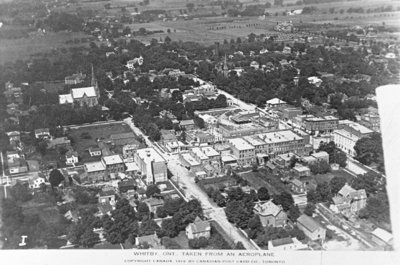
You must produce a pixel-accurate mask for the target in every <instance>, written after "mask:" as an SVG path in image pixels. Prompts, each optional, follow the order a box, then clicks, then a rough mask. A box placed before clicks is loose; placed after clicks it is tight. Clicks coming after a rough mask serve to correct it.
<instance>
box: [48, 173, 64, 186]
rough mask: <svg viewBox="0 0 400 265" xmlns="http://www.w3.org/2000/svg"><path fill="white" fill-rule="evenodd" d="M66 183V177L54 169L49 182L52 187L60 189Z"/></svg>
mask: <svg viewBox="0 0 400 265" xmlns="http://www.w3.org/2000/svg"><path fill="white" fill-rule="evenodd" d="M63 181H64V175H63V174H62V173H61V172H60V170H58V169H53V170H52V171H51V172H50V175H49V182H50V184H51V187H52V188H54V187H58V185H60V184H61V182H63Z"/></svg>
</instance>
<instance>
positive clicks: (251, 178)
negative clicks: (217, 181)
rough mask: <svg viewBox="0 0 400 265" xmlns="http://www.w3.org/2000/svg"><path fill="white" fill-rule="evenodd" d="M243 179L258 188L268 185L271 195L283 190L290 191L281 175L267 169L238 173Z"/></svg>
mask: <svg viewBox="0 0 400 265" xmlns="http://www.w3.org/2000/svg"><path fill="white" fill-rule="evenodd" d="M238 174H239V175H240V176H241V177H242V178H243V179H245V180H247V181H248V182H249V185H250V186H251V187H253V188H254V189H256V190H258V189H259V188H260V187H266V188H267V189H268V191H269V193H270V195H277V194H281V193H282V192H284V191H286V192H290V191H289V188H288V187H286V185H285V184H283V183H282V181H281V180H280V179H279V177H277V176H274V175H272V174H271V173H270V172H268V171H267V170H265V169H259V171H256V172H254V171H250V172H244V173H243V174H241V173H238Z"/></svg>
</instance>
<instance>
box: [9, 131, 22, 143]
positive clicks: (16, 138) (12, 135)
mask: <svg viewBox="0 0 400 265" xmlns="http://www.w3.org/2000/svg"><path fill="white" fill-rule="evenodd" d="M6 134H7V136H8V140H9V142H10V144H16V143H17V142H20V141H21V133H20V132H17V131H12V132H7V133H6Z"/></svg>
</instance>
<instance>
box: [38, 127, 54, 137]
mask: <svg viewBox="0 0 400 265" xmlns="http://www.w3.org/2000/svg"><path fill="white" fill-rule="evenodd" d="M35 138H36V139H50V138H51V134H50V130H49V128H42V129H36V130H35Z"/></svg>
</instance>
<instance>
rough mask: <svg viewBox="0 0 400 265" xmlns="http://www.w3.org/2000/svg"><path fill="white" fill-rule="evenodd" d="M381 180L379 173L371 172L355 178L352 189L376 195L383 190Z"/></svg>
mask: <svg viewBox="0 0 400 265" xmlns="http://www.w3.org/2000/svg"><path fill="white" fill-rule="evenodd" d="M381 178H382V177H381V176H380V175H378V174H377V173H375V172H373V171H369V172H367V173H365V174H364V175H359V176H358V177H357V178H354V179H353V181H352V183H351V187H352V188H353V189H356V190H360V189H365V191H366V192H367V194H374V193H376V192H377V191H378V190H379V189H380V188H381V187H380V185H379V184H378V183H379V181H380V180H381Z"/></svg>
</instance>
